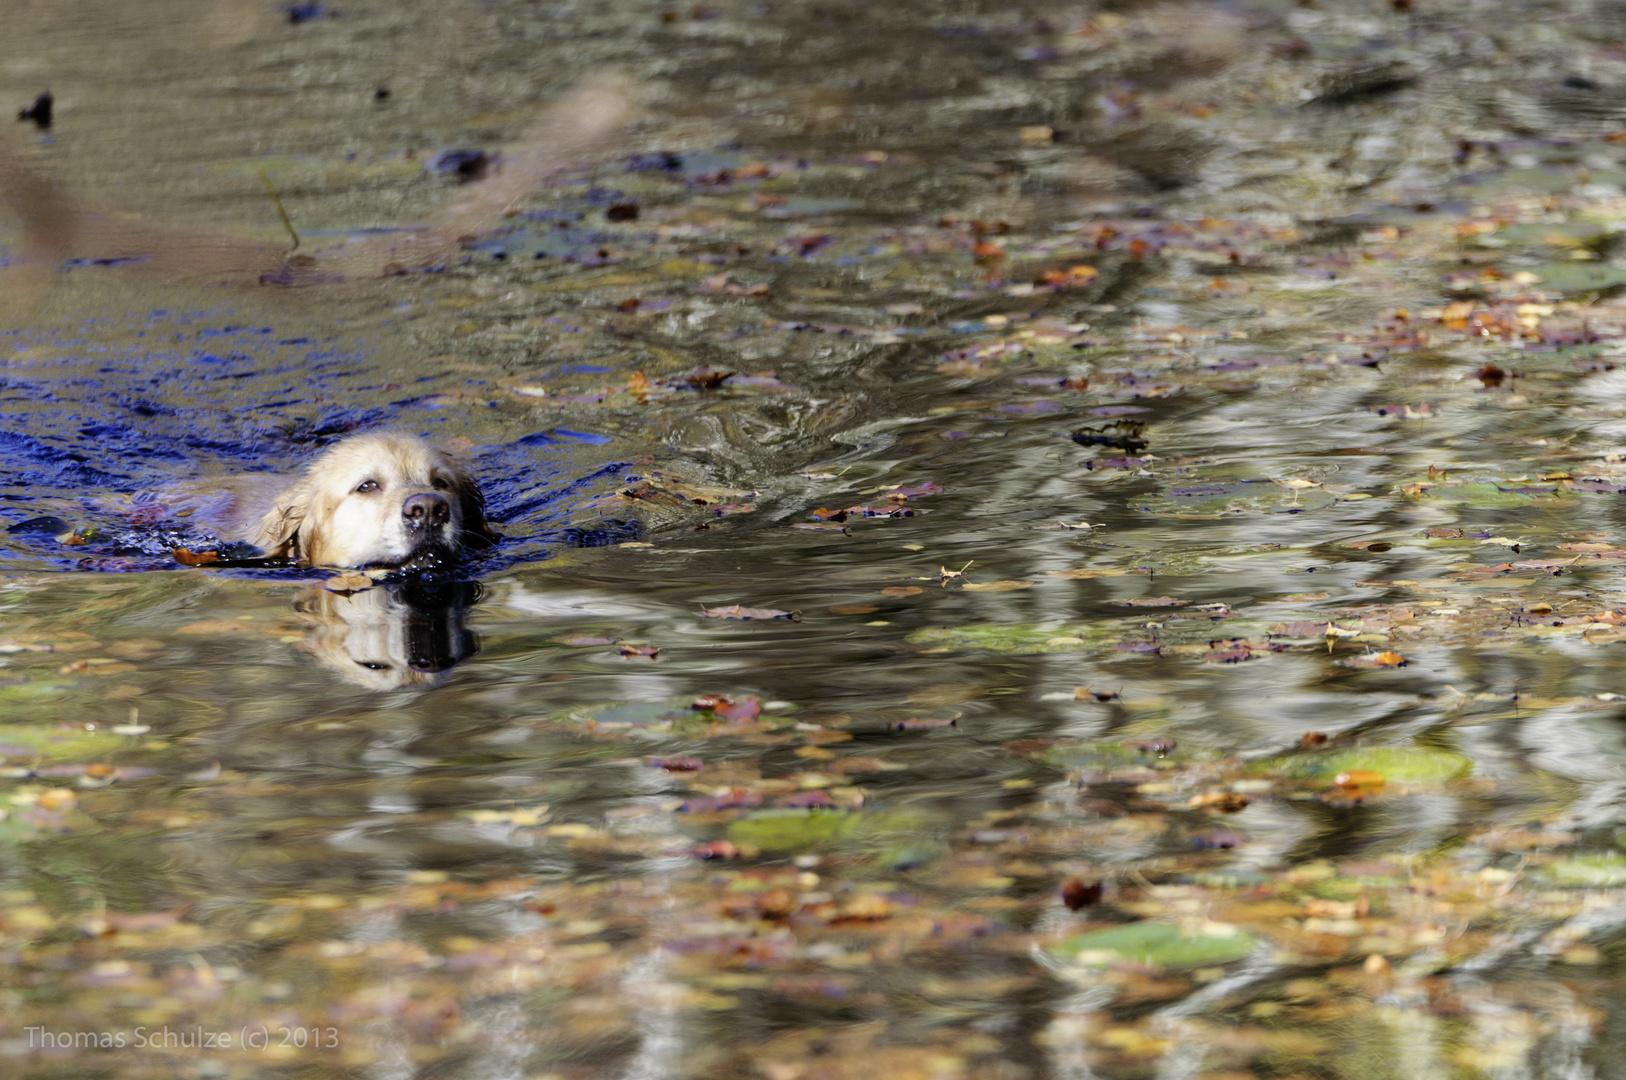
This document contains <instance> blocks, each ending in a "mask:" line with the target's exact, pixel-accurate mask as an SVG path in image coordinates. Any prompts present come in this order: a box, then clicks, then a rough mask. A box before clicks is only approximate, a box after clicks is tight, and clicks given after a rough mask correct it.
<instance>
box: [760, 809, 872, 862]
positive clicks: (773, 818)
mask: <svg viewBox="0 0 1626 1080" xmlns="http://www.w3.org/2000/svg"><path fill="white" fill-rule="evenodd" d="M857 822H858V815H857V814H855V813H853V812H852V811H850V810H823V809H813V810H760V811H758V812H756V813H754V814H747V815H746V816H745V817H742V818H740V819H739V820H738V821H735V822H733V823H732V824H731V825H729V827H728V838H729V839H730V840H732V841H733V842H734V843H736V844H749V845H751V846H753V847H756V848H760V849H761V850H763V851H775V852H779V851H810V850H812V849H813V848H816V847H822V846H825V845H827V844H829V843H831V842H832V841H834V840H835V839H836V838H837V837H839V836H841V835H842V834H843V833H845V832H846V831H847V830H849V829H851V828H852V827H853V826H854V825H855V824H856V823H857Z"/></svg>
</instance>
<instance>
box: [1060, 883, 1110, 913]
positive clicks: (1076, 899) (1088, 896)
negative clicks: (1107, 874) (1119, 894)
mask: <svg viewBox="0 0 1626 1080" xmlns="http://www.w3.org/2000/svg"><path fill="white" fill-rule="evenodd" d="M1104 892H1106V886H1105V884H1103V883H1102V882H1099V881H1085V880H1084V879H1083V878H1076V877H1070V878H1068V879H1067V880H1066V881H1064V882H1062V883H1061V902H1062V903H1063V904H1065V905H1067V910H1068V911H1078V910H1079V909H1081V908H1087V907H1089V906H1090V905H1092V904H1099V903H1100V902H1101V896H1102V894H1103V893H1104Z"/></svg>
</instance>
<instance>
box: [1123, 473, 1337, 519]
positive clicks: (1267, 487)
mask: <svg viewBox="0 0 1626 1080" xmlns="http://www.w3.org/2000/svg"><path fill="white" fill-rule="evenodd" d="M1336 501H1338V497H1337V496H1336V495H1334V494H1333V493H1332V492H1330V491H1326V490H1324V489H1322V488H1298V487H1288V486H1285V485H1282V484H1277V483H1275V482H1274V481H1271V480H1266V479H1250V480H1230V481H1217V482H1214V483H1208V484H1205V483H1200V482H1190V481H1188V482H1184V483H1182V484H1178V485H1173V486H1170V487H1168V488H1166V489H1164V490H1163V491H1162V492H1161V493H1159V494H1158V495H1156V496H1153V497H1152V498H1150V499H1148V500H1146V501H1144V502H1142V501H1140V500H1137V508H1138V509H1140V510H1144V511H1146V512H1148V513H1152V514H1178V515H1185V514H1236V513H1262V514H1303V513H1309V512H1310V511H1312V510H1320V509H1321V508H1323V507H1326V506H1331V505H1332V504H1333V503H1334V502H1336Z"/></svg>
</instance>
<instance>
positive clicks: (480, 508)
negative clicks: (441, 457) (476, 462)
mask: <svg viewBox="0 0 1626 1080" xmlns="http://www.w3.org/2000/svg"><path fill="white" fill-rule="evenodd" d="M447 468H448V469H449V470H450V472H451V474H452V479H453V481H454V487H455V489H456V492H457V509H458V511H459V513H460V514H461V516H462V518H463V537H462V539H463V544H464V546H465V547H470V548H474V549H476V550H478V549H480V548H488V547H490V546H491V545H492V544H494V543H496V542H497V541H498V540H499V539H501V536H500V535H499V534H498V533H497V531H496V530H495V529H493V528H492V527H491V523H490V522H488V521H487V520H486V500H485V496H484V495H482V494H481V493H480V485H479V484H477V483H475V482H474V477H473V475H472V474H470V472H469V470H468V468H467V467H466V466H465V465H464V464H463V463H462V462H461V461H458V460H456V459H452V460H451V461H449V462H448V463H447Z"/></svg>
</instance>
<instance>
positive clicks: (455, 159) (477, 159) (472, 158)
mask: <svg viewBox="0 0 1626 1080" xmlns="http://www.w3.org/2000/svg"><path fill="white" fill-rule="evenodd" d="M492 164H493V158H492V156H491V155H489V154H487V153H486V152H485V151H484V150H477V149H473V148H467V147H460V148H457V149H452V150H442V151H440V152H439V153H437V154H435V155H434V156H432V157H430V158H427V159H426V160H425V161H424V168H426V169H428V170H429V171H430V172H432V173H437V174H439V175H441V176H455V177H457V180H458V182H459V183H468V182H470V181H472V180H482V179H484V178H485V176H486V173H487V172H488V171H490V169H491V166H492Z"/></svg>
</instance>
